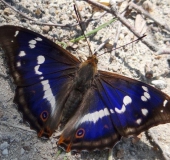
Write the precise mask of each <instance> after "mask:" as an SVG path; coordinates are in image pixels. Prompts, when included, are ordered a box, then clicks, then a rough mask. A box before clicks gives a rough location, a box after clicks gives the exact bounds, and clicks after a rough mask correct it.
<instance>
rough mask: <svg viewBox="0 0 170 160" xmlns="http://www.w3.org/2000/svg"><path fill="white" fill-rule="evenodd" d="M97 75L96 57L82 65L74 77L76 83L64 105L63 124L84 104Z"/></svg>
mask: <svg viewBox="0 0 170 160" xmlns="http://www.w3.org/2000/svg"><path fill="white" fill-rule="evenodd" d="M96 74H97V62H96V57H95V56H92V57H89V58H88V59H87V60H86V61H85V62H83V63H81V64H80V67H79V68H78V70H77V73H76V76H75V77H74V80H73V81H74V83H73V87H72V90H71V92H70V93H69V96H68V98H67V100H66V103H65V105H64V109H63V113H62V118H61V123H66V122H67V121H68V120H69V119H70V118H71V117H72V116H73V115H74V113H75V111H76V110H77V108H78V107H79V106H80V103H81V102H82V99H83V96H84V94H85V93H86V91H87V90H88V89H89V88H90V87H91V83H92V81H93V78H94V76H95V75H96Z"/></svg>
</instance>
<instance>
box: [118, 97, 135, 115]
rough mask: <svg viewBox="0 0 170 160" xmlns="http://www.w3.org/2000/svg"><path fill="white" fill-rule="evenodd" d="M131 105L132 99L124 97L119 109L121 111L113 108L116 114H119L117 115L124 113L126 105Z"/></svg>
mask: <svg viewBox="0 0 170 160" xmlns="http://www.w3.org/2000/svg"><path fill="white" fill-rule="evenodd" d="M131 103H132V99H131V98H130V97H129V96H125V97H124V98H123V105H122V108H121V109H119V108H115V111H116V112H117V113H119V114H121V113H124V112H125V111H126V106H127V105H128V104H131Z"/></svg>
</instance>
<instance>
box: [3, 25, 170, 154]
mask: <svg viewBox="0 0 170 160" xmlns="http://www.w3.org/2000/svg"><path fill="white" fill-rule="evenodd" d="M0 46H1V48H2V49H3V51H4V52H5V55H6V56H7V60H8V66H9V70H10V73H11V75H12V77H13V80H14V83H15V85H16V90H15V97H14V102H15V103H16V104H17V106H18V110H19V111H20V112H21V113H22V114H23V119H24V120H25V121H27V122H29V124H30V127H31V128H33V129H34V130H36V131H37V134H38V137H50V136H51V135H52V134H53V132H54V131H55V130H56V129H57V127H59V126H64V127H63V132H62V134H61V136H60V138H59V141H58V145H59V146H61V147H62V148H64V149H65V150H66V151H67V152H69V151H71V150H77V151H81V150H87V151H92V150H101V149H107V148H112V147H113V146H114V145H115V144H116V143H117V142H118V141H119V140H120V139H121V137H122V136H124V137H128V136H129V135H138V134H139V133H141V132H142V131H145V130H147V129H149V128H150V127H153V126H156V125H158V124H164V123H168V122H170V97H169V96H168V95H166V94H165V93H163V92H161V91H159V90H158V89H156V88H154V87H152V86H150V85H148V84H145V83H143V82H140V81H137V80H134V79H131V78H128V77H125V76H122V75H119V74H115V73H111V72H106V71H101V70H97V63H98V59H97V55H95V54H93V55H92V56H89V57H88V58H87V60H86V61H84V62H80V61H79V60H78V59H77V58H76V57H74V56H73V55H72V54H70V53H69V52H68V51H66V50H65V49H63V48H62V47H60V46H58V45H57V44H55V43H54V42H52V41H50V40H48V39H47V38H45V37H44V36H42V35H40V34H38V33H35V32H33V31H30V30H28V29H24V28H22V27H17V26H9V25H5V26H1V27H0Z"/></svg>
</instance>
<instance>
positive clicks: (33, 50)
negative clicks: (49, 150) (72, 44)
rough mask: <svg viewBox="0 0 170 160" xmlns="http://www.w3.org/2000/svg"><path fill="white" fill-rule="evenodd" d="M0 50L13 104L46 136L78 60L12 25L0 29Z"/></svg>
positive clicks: (35, 34)
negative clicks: (10, 82) (12, 87)
mask: <svg viewBox="0 0 170 160" xmlns="http://www.w3.org/2000/svg"><path fill="white" fill-rule="evenodd" d="M0 47H1V48H2V49H3V51H4V52H5V55H6V56H7V60H8V66H9V69H10V73H11V74H12V77H13V79H14V83H15V84H16V86H17V88H16V91H15V98H14V102H15V103H16V104H18V109H19V110H20V111H21V112H22V113H23V117H24V119H25V120H26V121H28V122H29V123H30V125H31V127H32V128H34V129H36V130H37V131H38V133H39V136H47V137H48V136H50V135H51V134H52V133H53V132H54V130H55V129H56V127H57V125H58V124H59V120H60V113H61V111H62V106H63V103H64V101H65V99H66V98H67V96H68V94H69V91H70V88H71V85H72V81H73V77H74V75H75V70H76V68H77V67H78V65H79V63H80V62H79V60H78V59H76V58H75V57H74V56H72V55H71V54H70V53H69V52H67V51H66V50H64V49H62V48H61V47H59V46H58V45H56V44H55V43H53V42H52V41H50V40H48V39H47V38H45V37H43V36H41V35H40V34H37V33H35V32H32V31H30V30H27V29H24V28H21V27H15V26H1V27H0Z"/></svg>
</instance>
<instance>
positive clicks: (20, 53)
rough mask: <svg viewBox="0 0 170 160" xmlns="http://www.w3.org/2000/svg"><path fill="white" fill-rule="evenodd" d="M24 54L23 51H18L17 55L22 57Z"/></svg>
mask: <svg viewBox="0 0 170 160" xmlns="http://www.w3.org/2000/svg"><path fill="white" fill-rule="evenodd" d="M25 55H26V53H25V52H24V51H20V52H19V55H18V56H19V57H24V56H25Z"/></svg>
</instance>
